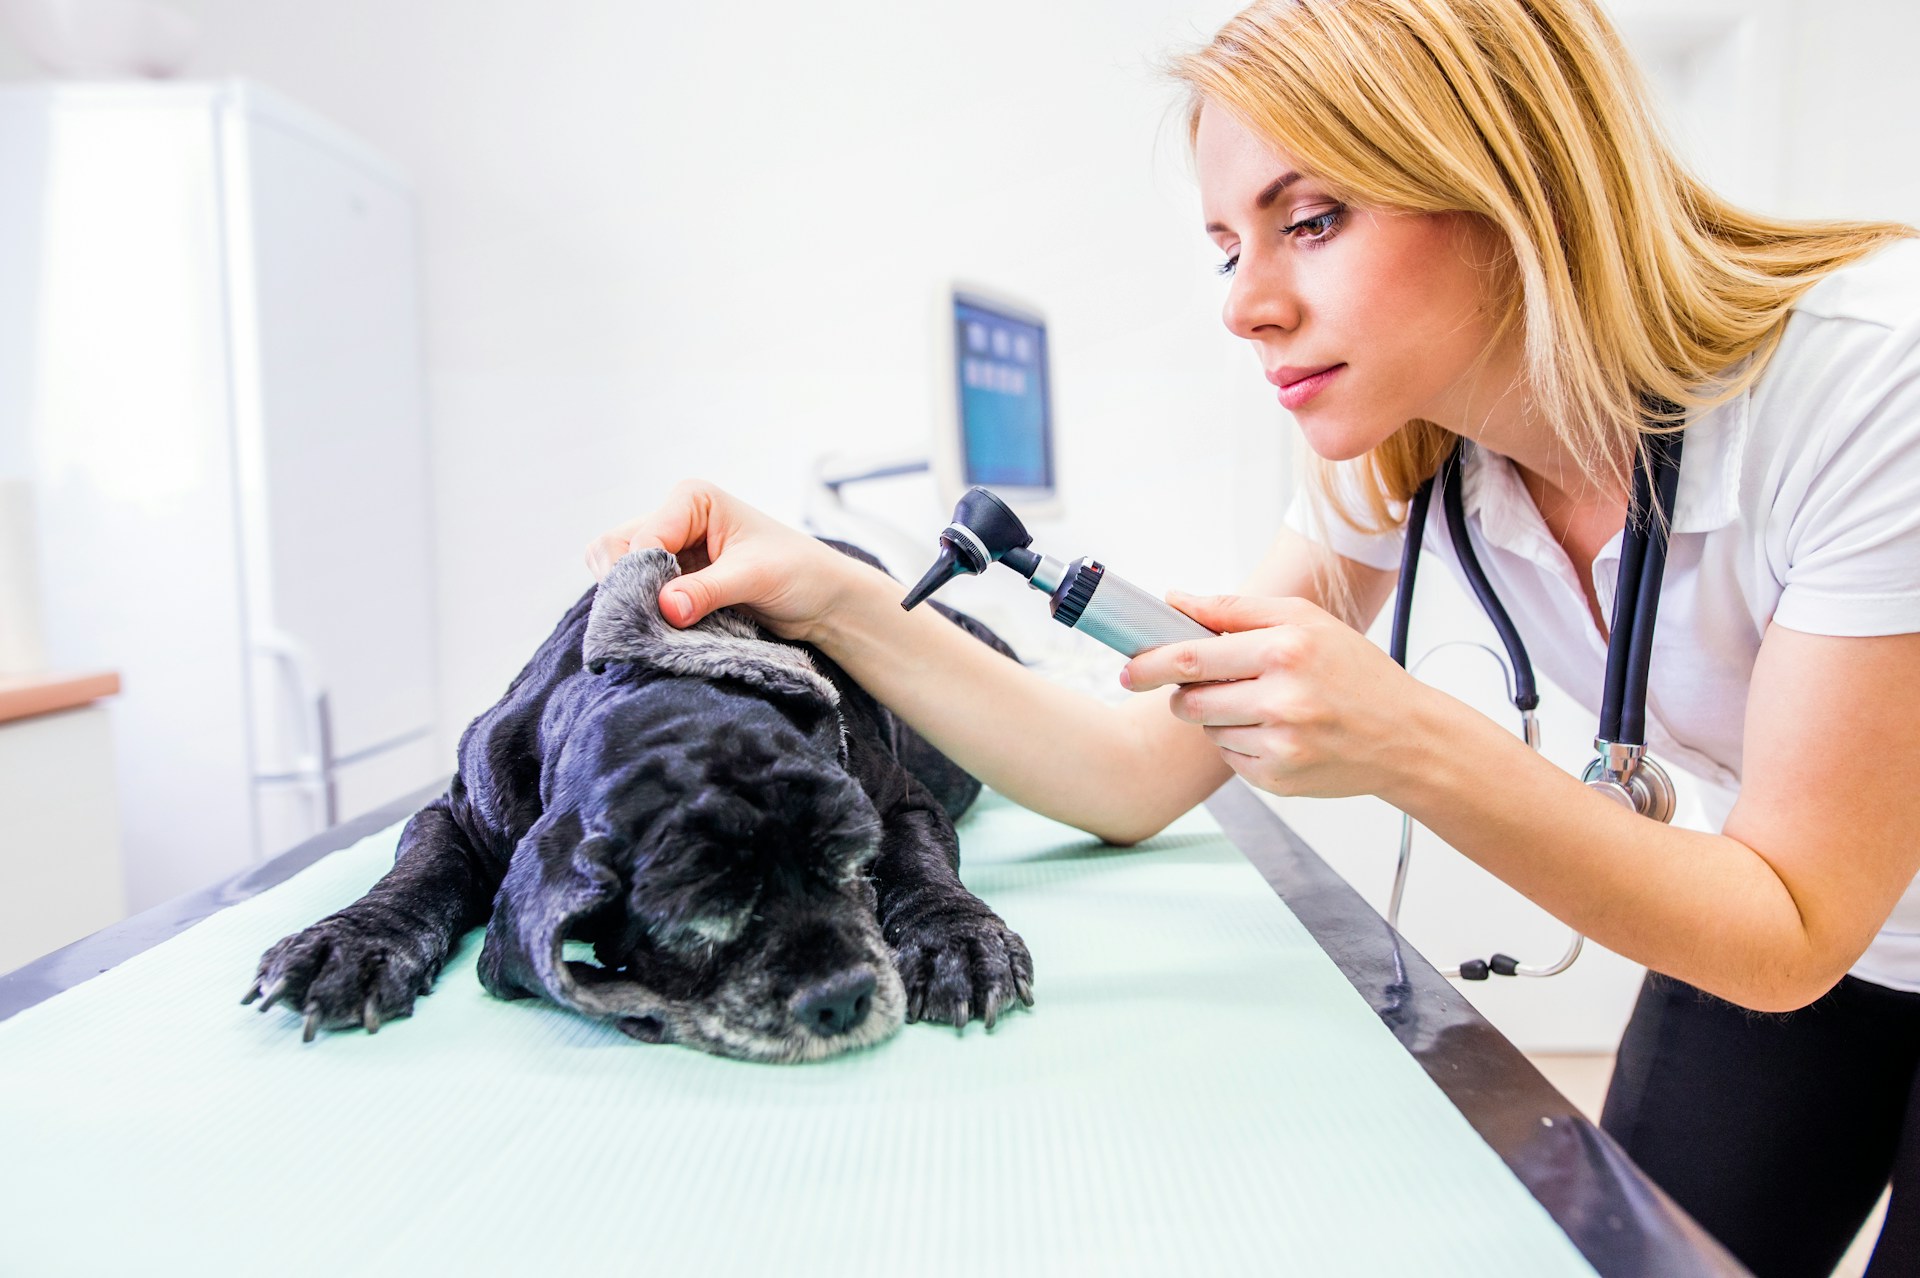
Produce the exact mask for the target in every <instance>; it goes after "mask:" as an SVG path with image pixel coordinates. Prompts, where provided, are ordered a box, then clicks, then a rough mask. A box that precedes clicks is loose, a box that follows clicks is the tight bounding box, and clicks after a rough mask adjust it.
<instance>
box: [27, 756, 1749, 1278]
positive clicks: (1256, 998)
mask: <svg viewBox="0 0 1920 1278" xmlns="http://www.w3.org/2000/svg"><path fill="white" fill-rule="evenodd" d="M443 788H444V786H440V787H434V788H432V789H429V790H426V791H422V792H421V793H419V794H415V795H411V796H409V797H408V798H406V799H404V800H401V801H399V802H397V803H395V804H393V805H391V806H390V807H388V808H385V809H382V810H381V811H379V812H376V813H372V814H369V815H368V816H367V817H364V818H361V819H360V820H358V821H355V822H352V823H350V824H349V825H347V826H343V827H340V828H338V829H336V830H333V831H331V832H329V833H328V834H327V835H323V836H321V837H320V838H317V839H314V840H312V841H310V842H309V843H306V844H303V845H302V846H301V847H298V848H296V849H294V850H293V851H291V852H289V853H287V854H286V855H284V856H282V857H279V858H277V859H276V860H273V861H271V862H268V863H266V864H264V865H262V866H260V867H259V868H257V869H255V870H254V871H252V872H250V873H248V874H246V875H243V876H240V877H238V878H236V879H234V880H232V881H230V882H228V883H226V884H223V885H221V886H219V887H217V888H214V889H210V890H209V891H207V892H203V893H200V894H197V895H195V896H191V897H186V898H182V899H181V900H179V901H176V902H173V903H172V904H170V905H168V906H163V907H161V908H159V909H156V910H153V911H150V912H148V913H146V914H143V915H139V916H137V917H135V918H132V919H129V920H127V921H126V922H124V923H121V924H119V925H117V926H115V927H113V928H109V929H108V930H106V931H104V932H101V933H99V934H97V935H95V936H93V937H90V938H88V939H87V940H85V941H82V942H79V943H77V944H75V945H72V946H69V947H68V948H67V949H65V950H61V951H59V952H57V953H55V954H52V955H49V956H47V957H46V958H44V959H41V960H39V961H38V962H36V963H33V964H30V965H29V966H27V967H25V968H22V969H21V970H19V971H18V972H15V973H13V974H11V975H9V976H6V977H0V1021H3V1022H4V1023H0V1274H6V1275H15V1274H19V1275H41V1274H68V1273H79V1274H95V1273H100V1274H104V1273H121V1272H142V1273H152V1274H171V1273H195V1274H274V1275H286V1274H408V1275H419V1274H427V1273H431V1274H442V1273H469V1274H490V1273H505V1272H525V1273H542V1274H547V1273H552V1274H575V1275H584V1274H603V1273H614V1272H619V1273H636V1274H641V1273H644V1274H658V1275H679V1274H732V1273H742V1274H749V1273H751V1274H780V1275H785V1274H813V1273H821V1274H826V1273H831V1274H837V1275H846V1274H889V1275H902V1276H904V1278H918V1276H919V1275H935V1274H988V1275H994V1276H995V1278H1003V1276H1010V1275H1024V1274H1073V1275H1080V1274H1097V1275H1107V1274H1142V1275H1170V1274H1196V1275H1218V1274H1299V1275H1343V1276H1344V1275H1361V1274H1393V1275H1420V1276H1422V1278H1440V1276H1442V1275H1474V1276H1475V1278H1480V1276H1483V1275H1507V1274H1512V1275H1526V1276H1527V1278H1549V1276H1551V1275H1560V1274H1582V1275H1585V1274H1594V1273H1598V1274H1601V1275H1607V1276H1609V1278H1611V1276H1612V1275H1629V1274H1636V1275H1638V1274H1645V1275H1660V1276H1661V1278H1675V1276H1679V1275H1693V1274H1713V1275H1729V1274H1740V1273H1743V1272H1744V1271H1743V1270H1742V1269H1741V1268H1740V1267H1739V1266H1738V1265H1737V1264H1736V1263H1735V1262H1734V1261H1733V1260H1731V1259H1730V1258H1729V1257H1728V1256H1727V1254H1726V1253H1725V1252H1724V1251H1723V1250H1721V1249H1720V1248H1719V1247H1718V1246H1717V1245H1716V1244H1715V1243H1713V1242H1712V1240H1711V1239H1709V1238H1708V1237H1707V1236H1706V1235H1705V1234H1704V1233H1703V1232H1702V1231H1701V1230H1700V1229H1699V1228H1698V1227H1697V1226H1696V1225H1694V1224H1693V1223H1692V1221H1691V1220H1689V1219H1688V1218H1687V1217H1686V1216H1685V1215H1684V1214H1683V1213H1682V1212H1681V1211H1680V1210H1679V1209H1678V1208H1676V1207H1675V1206H1674V1205H1673V1204H1672V1203H1671V1202H1670V1201H1669V1200H1667V1199H1666V1198H1665V1197H1664V1196H1663V1195H1662V1194H1661V1193H1660V1192H1659V1191H1658V1190H1657V1189H1655V1188H1654V1187H1653V1186H1652V1185H1651V1184H1650V1183H1649V1182H1648V1181H1647V1180H1646V1179H1645V1178H1644V1177H1643V1176H1642V1175H1641V1174H1640V1173H1639V1172H1638V1170H1637V1169H1635V1168H1634V1167H1633V1166H1632V1164H1631V1163H1630V1162H1629V1161H1628V1160H1627V1159H1626V1158H1625V1157H1624V1156H1623V1155H1622V1154H1621V1153H1620V1152H1619V1150H1618V1149H1617V1148H1616V1147H1615V1146H1614V1145H1613V1144H1612V1142H1611V1141H1609V1140H1608V1139H1607V1138H1606V1137H1605V1136H1604V1135H1603V1134H1601V1133H1600V1132H1599V1131H1598V1130H1597V1129H1595V1128H1594V1127H1593V1125H1592V1124H1590V1123H1589V1122H1587V1121H1586V1120H1585V1119H1583V1118H1581V1117H1580V1116H1579V1115H1578V1114H1577V1113H1576V1112H1575V1111H1574V1109H1573V1107H1572V1106H1571V1104H1569V1103H1568V1102H1567V1101H1566V1100H1565V1099H1564V1098H1563V1097H1561V1096H1560V1094H1559V1093H1558V1092H1556V1091H1555V1090H1554V1089H1553V1088H1552V1087H1551V1086H1550V1085H1549V1084H1548V1083H1547V1082H1546V1080H1545V1079H1544V1078H1543V1077H1541V1075H1540V1074H1539V1073H1538V1072H1537V1071H1535V1070H1534V1069H1533V1068H1532V1067H1531V1066H1530V1065H1529V1064H1528V1063H1527V1062H1526V1060H1525V1059H1524V1058H1523V1057H1522V1056H1521V1055H1520V1053H1519V1052H1518V1051H1516V1050H1515V1049H1514V1047H1513V1046H1512V1045H1511V1044H1510V1043H1508V1042H1507V1041H1506V1040H1505V1039H1504V1038H1502V1037H1501V1036H1500V1035H1499V1033H1498V1032H1497V1031H1495V1030H1494V1029H1493V1028H1492V1027H1491V1026H1490V1025H1489V1024H1487V1022H1485V1021H1484V1020H1482V1019H1481V1018H1480V1017H1479V1016H1478V1015H1477V1014H1476V1013H1475V1012H1474V1011H1473V1010H1472V1008H1471V1007H1470V1006H1469V1005H1468V1004H1467V1003H1466V1001H1465V1000H1464V999H1463V998H1462V997H1461V996H1460V995H1459V993H1458V992H1457V991H1455V990H1454V989H1453V988H1452V987H1451V986H1450V985H1449V984H1448V983H1447V981H1445V980H1444V979H1443V978H1441V977H1440V976H1439V974H1438V973H1437V972H1435V971H1434V969H1433V968H1432V967H1431V966H1430V965H1429V964H1428V963H1427V962H1426V961H1425V960H1424V959H1422V958H1421V957H1420V956H1419V955H1418V954H1417V953H1416V952H1414V951H1413V950H1412V949H1410V948H1408V947H1407V946H1406V945H1405V944H1404V943H1402V942H1399V941H1398V940H1397V938H1396V937H1394V935H1393V934H1392V933H1391V932H1389V931H1388V929H1387V927H1386V925H1385V924H1384V923H1383V922H1382V921H1381V920H1380V918H1379V916H1378V915H1377V914H1375V913H1374V912H1373V911H1372V910H1371V909H1370V908H1369V907H1368V906H1367V905H1366V904H1365V903H1364V902H1363V901H1362V900H1361V899H1360V897H1359V896H1358V895H1357V894H1356V893H1355V892H1354V891H1353V890H1352V889H1351V888H1350V887H1348V886H1347V885H1346V884H1345V883H1344V882H1342V881H1341V880H1340V879H1339V878H1338V877H1337V876H1336V875H1335V874H1333V872H1332V871H1331V870H1329V869H1328V868H1327V866H1326V865H1325V863H1324V862H1322V861H1321V860H1320V859H1319V857H1318V856H1316V855H1315V854H1314V853H1313V852H1312V851H1311V850H1310V849H1308V848H1307V847H1306V846H1305V845H1304V844H1302V843H1301V842H1300V840H1299V839H1298V838H1297V837H1295V836H1294V835H1293V833H1292V832H1291V831H1290V830H1289V829H1288V828H1287V827H1286V825H1285V824H1284V823H1283V822H1281V821H1280V819H1279V818H1278V817H1277V816H1276V815H1274V813H1273V812H1272V811H1271V809H1269V808H1268V807H1267V806H1266V805H1265V804H1264V803H1262V802H1261V801H1260V800H1259V799H1258V798H1257V797H1256V796H1255V795H1254V794H1253V793H1252V792H1251V791H1250V790H1248V789H1247V788H1246V787H1245V786H1244V785H1242V784H1241V783H1240V782H1237V781H1235V782H1232V783H1230V784H1229V785H1228V786H1226V787H1224V788H1223V789H1222V790H1221V791H1220V792H1219V793H1217V794H1216V795H1215V796H1214V797H1213V798H1212V799H1210V800H1209V801H1208V803H1207V805H1206V806H1205V807H1204V808H1201V809H1196V810H1195V811H1194V812H1192V813H1190V814H1188V815H1187V816H1186V817H1184V818H1182V819H1181V820H1180V821H1179V822H1177V823H1176V824H1175V825H1173V826H1172V827H1170V828H1169V829H1168V830H1167V831H1166V832H1164V833H1162V834H1161V835H1159V836H1158V837H1156V838H1154V839H1152V840H1150V841H1148V842H1146V843H1142V844H1140V845H1138V846H1136V847H1131V848H1116V847H1110V846H1106V845H1103V844H1101V843H1099V842H1097V841H1095V840H1093V839H1090V838H1088V837H1087V836H1085V835H1083V834H1081V833H1079V832H1078V831H1075V830H1072V829H1070V828H1068V827H1066V826H1063V825H1059V824H1056V823H1054V822H1052V821H1048V820H1046V819H1044V818H1042V817H1039V816H1037V815H1035V814H1033V813H1031V812H1028V811H1026V810H1024V809H1021V808H1018V807H1016V806H1014V805H1013V804H1011V803H1009V802H1007V801H1006V800H1004V799H1001V798H998V797H997V796H994V795H992V794H988V795H985V796H983V798H982V800H981V802H980V803H979V804H978V805H976V807H975V809H974V810H973V811H972V812H970V813H969V814H968V815H967V817H966V819H965V820H964V821H963V822H962V823H961V827H960V832H961V845H962V848H963V852H964V856H963V861H964V864H963V866H962V877H963V878H964V879H965V880H966V882H967V884H968V885H969V886H970V887H971V888H973V890H974V891H976V892H977V893H979V895H980V896H981V897H983V898H984V899H985V900H986V901H987V902H988V903H989V904H990V905H992V906H993V907H994V909H995V910H997V911H999V913H1000V914H1001V915H1002V916H1003V917H1004V918H1005V919H1006V920H1007V922H1008V923H1009V924H1010V925H1011V926H1012V927H1013V928H1014V929H1015V930H1017V931H1019V932H1020V933H1021V934H1022V935H1023V936H1024V937H1025V938H1026V941H1027V944H1028V946H1029V947H1030V948H1031V949H1032V951H1033V956H1034V966H1035V971H1036V978H1035V983H1034V994H1035V999H1036V1006H1035V1007H1034V1008H1033V1010H1031V1011H1026V1012H1021V1011H1015V1012H1010V1013H1003V1014H1002V1017H1001V1019H1000V1023H999V1025H998V1026H997V1027H996V1028H995V1029H994V1030H993V1032H992V1033H990V1034H989V1033H987V1032H984V1031H983V1029H982V1027H981V1026H980V1025H979V1024H978V1023H977V1022H976V1023H975V1024H974V1025H972V1026H970V1027H969V1028H968V1029H967V1031H966V1033H965V1034H964V1035H957V1034H955V1032H954V1031H953V1030H952V1029H951V1028H949V1027H947V1026H941V1025H932V1024H919V1025H908V1026H906V1027H904V1028H903V1029H902V1030H901V1031H900V1033H899V1034H897V1035H896V1036H894V1037H893V1038H892V1039H890V1040H888V1041H887V1042H885V1043H882V1044H880V1045H879V1046H877V1047H875V1048H873V1049H870V1050H867V1051H864V1052H858V1053H853V1054H850V1055H847V1056H841V1057H836V1058H833V1059H831V1060H829V1061H826V1062H823V1063H820V1064H813V1065H761V1064H749V1063H743V1062H739V1061H732V1060H724V1059H720V1058H716V1057H712V1056H707V1055H702V1054H699V1053H696V1052H694V1051H690V1050H687V1049H684V1048H677V1047H652V1046H646V1045H642V1044H639V1043H635V1042H634V1041H632V1040H631V1039H629V1038H627V1037H625V1036H624V1035H622V1034H620V1033H619V1032H618V1031H616V1030H615V1029H614V1028H613V1027H612V1026H611V1025H610V1024H601V1023H596V1022H592V1021H589V1020H586V1019H584V1018H582V1017H580V1016H577V1015H575V1014H573V1013H570V1012H566V1011H563V1010H561V1009H559V1008H557V1007H553V1006H550V1005H547V1004H545V1003H538V1002H531V1001H528V1002H518V1003H506V1002H501V1001H499V1000H496V999H493V998H490V997H488V996H487V995H486V994H485V993H483V992H482V991H481V989H480V987H479V984H478V981H477V978H476V976H475V974H474V959H475V956H476V955H477V953H478V950H479V945H480V933H478V932H475V933H473V934H472V935H471V936H469V937H468V938H467V940H466V943H465V944H464V945H463V946H462V947H461V949H460V950H459V951H457V953H456V954H455V956H454V957H453V958H452V959H450V960H449V962H448V964H447V967H446V970H445V973H444V974H443V975H442V977H441V979H440V982H439V985H438V987H437V988H436V989H435V991H434V993H433V994H431V995H430V996H428V997H426V998H423V999H421V1000H420V1001H419V1003H418V1004H417V1005H416V1008H415V1012H414V1015H413V1016H412V1017H411V1018H409V1019H403V1020H398V1021H394V1022H390V1023H389V1024H387V1025H385V1026H383V1027H382V1028H381V1030H380V1032H379V1033H378V1034H377V1035H373V1036H369V1035H367V1034H366V1033H364V1032H360V1031H352V1032H342V1033H328V1034H323V1035H322V1036H321V1037H320V1038H319V1040H318V1041H316V1042H314V1043H311V1044H303V1043H302V1042H301V1041H300V1032H299V1020H298V1015H297V1012H296V1011H295V1010H293V1009H282V1008H274V1009H272V1010H271V1011H270V1012H268V1013H267V1014H266V1015H265V1016H260V1015H256V1014H255V1012H254V1010H253V1009H252V1008H247V1007H242V1006H241V1005H240V995H241V994H242V993H243V992H244V991H245V989H246V987H247V982H248V980H249V979H250V978H251V977H252V975H253V972H254V967H255V964H256V963H257V961H258V959H259V956H260V952H261V951H262V950H264V949H265V948H266V947H267V946H268V945H270V944H271V943H272V942H274V941H275V940H277V939H279V938H280V937H281V936H283V935H285V934H286V933H288V932H291V931H295V930H297V929H299V928H301V927H304V926H305V925H307V924H309V923H311V922H313V921H314V920H316V919H318V918H319V917H321V916H322V915H324V914H326V913H328V912H330V911H332V910H334V909H336V908H338V907H340V906H342V905H344V904H346V903H347V902H349V901H351V900H353V899H355V898H357V897H358V896H359V895H360V894H361V893H362V892H363V891H364V890H365V889H366V888H367V887H368V886H369V885H370V884H371V883H372V882H373V881H374V880H375V879H376V878H378V877H379V875H380V874H381V873H383V872H384V871H385V869H386V867H387V866H388V865H389V864H390V863H391V860H392V856H393V849H394V846H395V844H396V841H397V839H398V836H399V831H400V827H401V825H402V824H403V823H404V821H405V818H406V817H407V816H408V815H410V814H411V812H412V811H413V810H414V809H415V808H417V807H418V806H419V805H420V804H422V803H424V802H425V801H426V800H427V799H428V798H430V797H431V796H432V795H433V794H434V793H437V792H438V791H439V790H440V789H443Z"/></svg>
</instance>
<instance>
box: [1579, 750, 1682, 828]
mask: <svg viewBox="0 0 1920 1278" xmlns="http://www.w3.org/2000/svg"><path fill="white" fill-rule="evenodd" d="M1593 747H1594V749H1596V750H1598V751H1599V752H1600V753H1599V755H1598V756H1597V757H1595V759H1594V761H1593V762H1592V763H1589V764H1588V765H1587V771H1586V773H1585V775H1584V776H1582V777H1581V780H1583V781H1585V782H1586V783H1587V788H1588V789H1590V790H1597V791H1599V792H1600V793H1601V794H1604V795H1606V796H1607V797H1608V798H1609V799H1612V800H1613V801H1614V802H1615V803H1618V804H1619V805H1620V806H1621V807H1623V808H1625V809H1626V810H1627V811H1629V812H1638V813H1639V814H1640V815H1641V816H1643V817H1652V818H1653V819H1654V820H1655V821H1659V822H1662V823H1664V824H1671V823H1672V821H1673V808H1674V791H1673V778H1672V777H1670V776H1668V775H1667V770H1666V769H1665V768H1663V767H1661V766H1660V764H1659V763H1658V762H1656V761H1655V760H1654V758H1653V756H1652V755H1650V754H1648V753H1647V752H1646V750H1645V749H1644V748H1643V747H1641V746H1635V745H1622V744H1620V743H1619V742H1613V741H1605V740H1600V741H1595V742H1594V743H1593Z"/></svg>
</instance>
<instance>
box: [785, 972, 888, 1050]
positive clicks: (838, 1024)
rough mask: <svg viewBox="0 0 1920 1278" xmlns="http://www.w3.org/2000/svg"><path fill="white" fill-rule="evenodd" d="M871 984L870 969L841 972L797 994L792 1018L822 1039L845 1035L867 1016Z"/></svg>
mask: <svg viewBox="0 0 1920 1278" xmlns="http://www.w3.org/2000/svg"><path fill="white" fill-rule="evenodd" d="M874 985H875V981H874V977H873V973H872V972H842V973H841V974H840V975H838V976H836V977H834V978H833V979H832V980H830V981H823V982H821V983H820V984H819V985H815V986H813V987H812V988H810V989H805V990H802V991H800V993H798V994H796V995H795V996H794V1000H793V1015H794V1018H795V1019H796V1020H798V1021H799V1022H800V1023H801V1024H802V1025H804V1026H806V1027H807V1028H808V1029H810V1030H812V1031H813V1032H814V1033H816V1034H818V1035H820V1036H821V1037H822V1038H831V1037H833V1036H834V1035H835V1034H844V1033H846V1032H847V1031H848V1030H850V1029H852V1028H853V1027H854V1026H856V1025H858V1024H859V1023H860V1022H861V1021H864V1020H866V1019H867V1012H868V1011H869V1010H870V1009H871V1008H872V1007H873V990H874Z"/></svg>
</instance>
